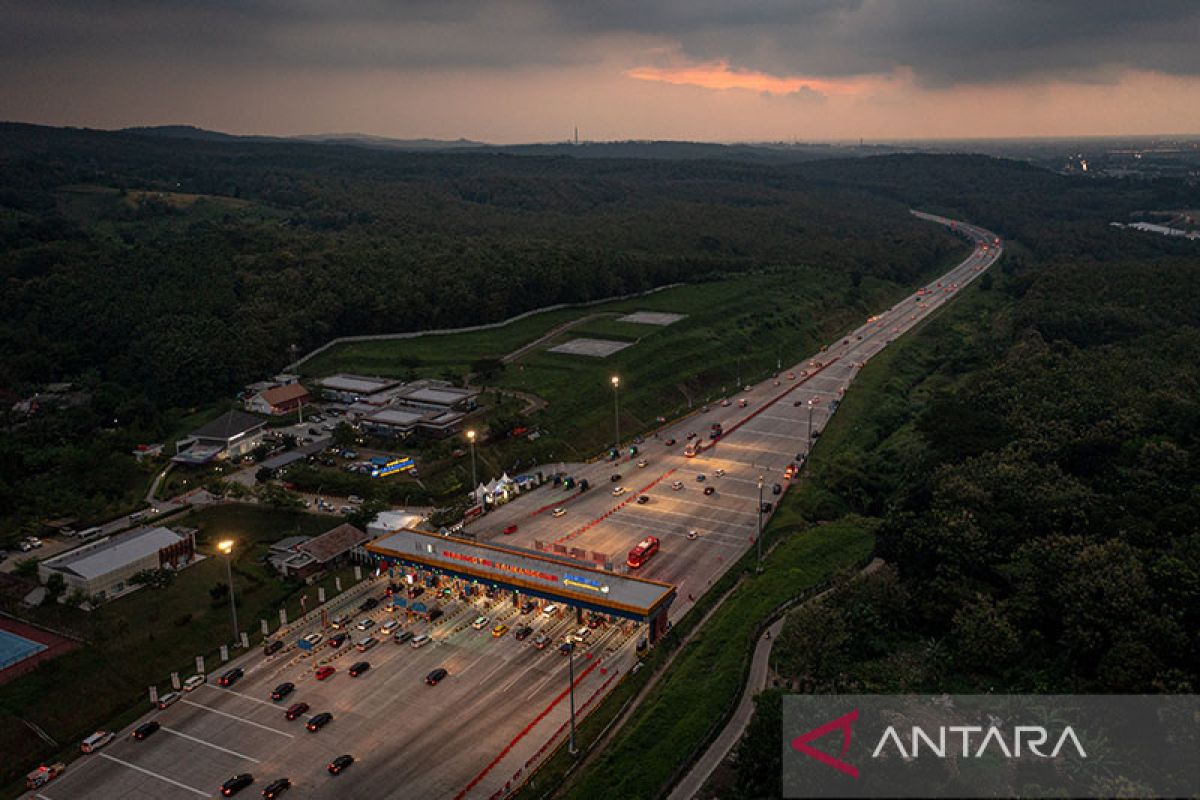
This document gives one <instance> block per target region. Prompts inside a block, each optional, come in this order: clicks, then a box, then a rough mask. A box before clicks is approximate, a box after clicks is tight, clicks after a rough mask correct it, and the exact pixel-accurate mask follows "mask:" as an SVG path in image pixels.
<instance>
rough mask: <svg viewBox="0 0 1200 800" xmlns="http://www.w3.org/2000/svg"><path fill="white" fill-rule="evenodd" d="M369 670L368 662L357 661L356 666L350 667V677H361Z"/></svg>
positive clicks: (369, 664) (369, 663)
mask: <svg viewBox="0 0 1200 800" xmlns="http://www.w3.org/2000/svg"><path fill="white" fill-rule="evenodd" d="M370 668H371V662H370V661H359V662H358V663H357V664H352V665H351V666H350V677H351V678H357V677H358V676H359V675H362V674H363V673H364V672H366V671H367V670H369V669H370Z"/></svg>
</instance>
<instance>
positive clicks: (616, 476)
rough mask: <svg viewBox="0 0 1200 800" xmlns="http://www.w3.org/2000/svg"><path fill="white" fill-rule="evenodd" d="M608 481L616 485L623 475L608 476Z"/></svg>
mask: <svg viewBox="0 0 1200 800" xmlns="http://www.w3.org/2000/svg"><path fill="white" fill-rule="evenodd" d="M608 479H609V481H611V482H612V483H616V482H617V481H619V480H621V475H620V474H619V473H616V472H614V473H613V474H612V475H609V476H608Z"/></svg>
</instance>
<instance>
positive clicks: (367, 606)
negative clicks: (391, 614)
mask: <svg viewBox="0 0 1200 800" xmlns="http://www.w3.org/2000/svg"><path fill="white" fill-rule="evenodd" d="M378 605H379V601H378V600H376V599H375V598H374V597H368V598H367V599H366V600H363V601H362V603H361V604H360V605H359V607H358V610H359V611H370V610H371V609H372V608H375V607H376V606H378Z"/></svg>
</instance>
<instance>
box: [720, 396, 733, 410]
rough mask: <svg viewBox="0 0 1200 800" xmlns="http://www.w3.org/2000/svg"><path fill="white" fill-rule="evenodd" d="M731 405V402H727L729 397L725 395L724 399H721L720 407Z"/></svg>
mask: <svg viewBox="0 0 1200 800" xmlns="http://www.w3.org/2000/svg"><path fill="white" fill-rule="evenodd" d="M731 405H733V403H731V402H729V398H728V397H726V398H725V399H723V400H722V401H721V407H722V408H729V407H730V406H731Z"/></svg>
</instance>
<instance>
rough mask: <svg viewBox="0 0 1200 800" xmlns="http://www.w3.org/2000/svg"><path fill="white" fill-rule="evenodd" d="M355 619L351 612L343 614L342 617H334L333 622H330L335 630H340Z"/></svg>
mask: <svg viewBox="0 0 1200 800" xmlns="http://www.w3.org/2000/svg"><path fill="white" fill-rule="evenodd" d="M353 621H354V617H352V616H350V615H349V614H342V615H341V616H340V617H337V618H336V619H334V621H333V622H331V623H329V624H330V625H331V626H332V627H333V629H334V630H335V631H338V630H341V629H342V628H344V627H346V626H347V625H349V624H350V623H351V622H353Z"/></svg>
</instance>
